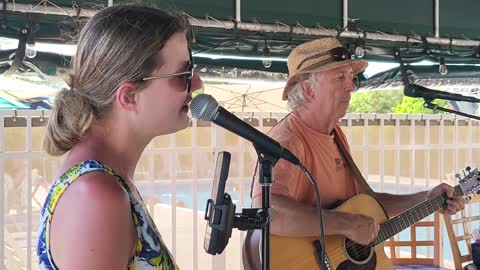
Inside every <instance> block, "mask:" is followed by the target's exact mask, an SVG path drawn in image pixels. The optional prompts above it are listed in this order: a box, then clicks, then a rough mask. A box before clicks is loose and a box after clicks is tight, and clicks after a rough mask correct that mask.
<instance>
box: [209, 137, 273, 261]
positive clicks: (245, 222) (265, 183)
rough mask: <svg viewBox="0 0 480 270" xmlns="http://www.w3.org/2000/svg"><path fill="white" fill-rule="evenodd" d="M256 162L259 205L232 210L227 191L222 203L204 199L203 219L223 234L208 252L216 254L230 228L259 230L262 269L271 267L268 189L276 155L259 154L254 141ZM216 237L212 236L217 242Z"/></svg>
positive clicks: (222, 247) (225, 242) (232, 204)
mask: <svg viewBox="0 0 480 270" xmlns="http://www.w3.org/2000/svg"><path fill="white" fill-rule="evenodd" d="M254 147H255V150H256V151H257V154H258V161H259V181H260V185H261V186H262V208H244V209H242V212H241V213H235V209H236V206H235V204H234V203H233V201H232V198H231V197H230V195H229V194H228V193H225V194H224V196H223V203H221V204H215V202H214V200H212V199H209V200H207V206H206V209H205V217H204V218H205V220H207V221H208V225H207V226H210V227H212V229H215V230H217V231H219V232H220V233H221V235H222V237H223V238H222V239H221V241H220V242H221V243H222V244H220V245H219V246H218V245H217V246H215V248H214V249H213V250H209V251H208V253H210V254H212V255H215V254H218V253H221V252H223V250H224V248H225V246H226V245H227V243H228V239H229V238H230V237H231V235H232V229H233V228H236V229H238V230H241V231H245V230H254V229H262V242H261V250H262V270H269V269H270V215H269V209H270V192H271V186H272V181H273V175H272V169H273V166H274V165H275V163H276V162H277V160H278V158H273V157H271V156H270V155H267V154H264V153H262V152H261V151H260V150H259V148H258V147H256V145H255V144H254ZM216 240H217V239H215V241H216Z"/></svg>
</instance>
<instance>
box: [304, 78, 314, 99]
mask: <svg viewBox="0 0 480 270" xmlns="http://www.w3.org/2000/svg"><path fill="white" fill-rule="evenodd" d="M302 93H303V96H304V97H305V99H306V100H308V101H310V100H312V99H313V98H314V97H315V93H314V91H313V87H312V84H311V83H310V81H308V80H303V81H302Z"/></svg>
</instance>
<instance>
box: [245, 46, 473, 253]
mask: <svg viewBox="0 0 480 270" xmlns="http://www.w3.org/2000/svg"><path fill="white" fill-rule="evenodd" d="M366 67H367V62H366V61H364V60H358V59H352V58H351V56H350V53H349V51H348V50H346V49H345V48H343V47H342V45H341V44H340V42H339V41H338V40H336V39H335V38H322V39H317V40H313V41H310V42H307V43H304V44H302V45H300V46H298V47H297V48H295V49H294V50H293V51H292V52H291V53H290V55H289V57H288V70H289V79H288V82H287V84H286V87H285V89H284V92H283V99H284V100H288V105H289V107H290V109H291V110H292V112H291V113H290V114H289V115H288V116H287V117H286V118H285V119H284V120H282V121H281V122H280V123H279V124H278V125H276V126H275V127H274V128H273V129H272V130H271V131H270V132H269V136H271V137H272V138H273V139H275V140H276V141H278V142H279V143H280V144H281V145H282V146H284V147H286V148H288V149H289V150H290V151H291V152H292V153H294V154H295V155H296V156H297V157H298V158H299V159H300V160H301V162H302V163H303V164H304V165H305V167H306V168H307V169H308V170H309V171H310V172H311V173H312V175H313V176H314V178H315V180H316V182H317V185H318V188H319V190H320V192H321V207H322V209H323V216H324V229H325V235H327V236H328V235H343V236H346V237H347V238H349V239H351V240H353V241H354V242H357V243H359V244H362V245H367V244H369V243H371V242H372V240H374V239H375V237H376V236H377V234H378V232H379V225H378V223H377V222H376V221H375V219H374V218H372V217H370V216H367V215H363V214H355V213H348V212H341V211H334V210H332V209H333V208H334V207H337V206H339V205H340V203H342V202H345V201H346V200H347V199H349V198H351V197H353V196H355V195H357V194H359V193H363V191H364V190H362V189H361V188H360V185H358V184H357V181H356V180H355V178H354V174H353V172H352V168H351V166H349V164H348V162H347V161H346V159H345V157H344V156H343V155H342V152H341V151H340V149H339V148H338V146H337V144H336V142H335V140H334V135H333V134H334V131H335V133H336V134H337V136H338V139H339V141H340V142H342V143H343V145H345V146H346V148H347V149H348V143H347V141H346V139H345V136H344V134H343V132H342V130H341V129H340V127H339V126H338V125H337V123H338V122H339V119H340V118H341V117H343V116H344V115H345V113H346V111H347V107H348V104H349V101H350V95H351V93H352V92H353V91H354V89H355V86H354V84H353V78H354V77H355V76H356V75H357V74H358V73H360V72H362V71H364V70H365V68H366ZM273 173H274V183H273V185H272V195H271V205H272V212H271V220H272V222H271V233H272V234H275V235H281V236H291V237H308V236H316V237H318V236H319V235H320V229H319V228H320V226H319V219H318V216H317V214H316V213H317V212H316V205H315V193H314V189H313V188H312V186H311V184H310V182H309V181H308V179H307V177H306V176H305V175H304V173H303V172H302V171H301V170H300V169H299V168H298V167H295V166H293V165H292V164H290V163H288V162H287V161H285V160H279V161H278V163H277V164H276V165H275V167H274V170H273ZM257 178H258V177H257ZM441 192H446V193H447V195H448V197H449V199H448V200H447V206H446V207H445V208H443V209H441V210H440V211H439V212H440V213H444V214H454V213H456V212H457V211H459V210H461V209H463V207H464V203H465V200H464V199H463V198H462V197H458V196H454V195H453V188H452V187H451V186H449V185H447V184H440V185H438V186H436V187H435V188H433V189H432V190H429V191H423V192H418V193H415V194H410V195H393V194H387V193H374V195H375V197H376V199H377V200H378V201H379V203H380V204H381V205H382V206H383V208H384V210H385V211H386V213H387V214H388V216H390V217H392V216H395V215H397V214H399V213H401V212H402V211H404V210H406V209H408V208H410V207H412V206H414V205H416V204H419V203H420V202H422V201H424V200H425V199H426V198H429V197H431V196H433V195H435V194H438V193H441ZM261 197H262V196H261V186H260V184H259V183H258V181H257V179H255V180H254V183H253V190H252V200H253V203H252V204H253V207H261V205H262V198H261ZM272 245H273V244H272ZM272 256H274V254H272Z"/></svg>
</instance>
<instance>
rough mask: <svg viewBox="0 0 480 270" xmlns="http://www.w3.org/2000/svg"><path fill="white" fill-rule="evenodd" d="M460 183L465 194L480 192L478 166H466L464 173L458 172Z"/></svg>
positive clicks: (457, 176)
mask: <svg viewBox="0 0 480 270" xmlns="http://www.w3.org/2000/svg"><path fill="white" fill-rule="evenodd" d="M456 178H457V179H458V184H459V186H460V188H461V189H462V191H463V195H470V194H475V193H479V192H480V174H479V172H478V169H477V168H471V167H466V168H465V170H464V171H463V175H460V174H457V175H456Z"/></svg>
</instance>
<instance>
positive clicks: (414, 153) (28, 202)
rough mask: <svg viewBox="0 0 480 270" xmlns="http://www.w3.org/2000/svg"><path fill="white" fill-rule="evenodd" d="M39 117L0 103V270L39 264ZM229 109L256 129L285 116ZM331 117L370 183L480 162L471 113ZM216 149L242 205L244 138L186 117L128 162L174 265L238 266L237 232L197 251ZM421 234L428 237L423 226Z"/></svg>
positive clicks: (384, 186) (45, 173)
mask: <svg viewBox="0 0 480 270" xmlns="http://www.w3.org/2000/svg"><path fill="white" fill-rule="evenodd" d="M48 115H49V112H48V111H45V112H42V111H0V181H1V182H2V183H4V184H3V185H0V211H1V212H0V222H1V223H3V226H0V228H1V232H0V259H1V258H3V261H4V262H5V265H0V270H1V269H28V270H30V269H37V268H38V267H37V258H36V253H35V248H36V241H37V236H36V235H37V226H38V212H39V209H40V208H41V206H42V204H43V200H44V198H45V196H46V192H47V191H48V186H49V184H50V183H51V182H52V181H53V180H54V178H55V175H56V174H57V173H59V172H58V168H59V164H60V160H59V159H57V158H51V157H48V156H47V155H46V154H45V153H44V152H43V151H42V150H41V138H42V133H43V129H44V123H45V122H46V118H47V117H48ZM237 115H238V116H239V117H241V118H244V119H246V121H248V122H249V123H250V124H252V125H254V126H256V127H257V128H259V129H260V130H261V131H264V132H266V131H267V130H268V129H270V128H271V126H272V125H273V124H274V123H276V122H277V121H278V120H279V119H281V118H282V117H284V116H285V114H275V113H273V114H270V113H255V114H252V113H239V114H237ZM340 124H341V126H342V127H343V128H344V130H345V132H346V134H347V137H348V139H349V142H350V143H351V149H352V154H353V156H354V158H355V160H356V162H357V163H358V165H359V167H360V169H361V170H362V172H363V173H364V174H365V176H366V178H367V179H368V181H369V183H370V184H371V185H372V186H373V187H374V189H376V190H380V191H386V192H392V193H405V192H414V191H419V190H424V189H426V188H429V187H432V186H434V185H436V184H437V183H439V182H448V183H452V180H453V175H454V173H455V172H457V171H459V170H460V169H461V168H463V167H464V166H466V165H467V164H472V166H474V165H475V164H479V159H480V155H478V154H479V153H480V129H479V125H478V122H476V121H472V120H468V119H464V118H459V117H455V116H453V115H390V114H348V115H346V116H345V118H344V119H342V121H341V122H340ZM219 151H229V152H231V153H232V163H231V167H230V177H229V179H228V185H227V192H228V193H230V194H231V195H232V197H233V198H234V199H235V203H236V205H237V209H240V208H243V207H249V204H250V199H249V196H248V195H249V192H250V190H249V187H250V183H251V175H252V173H253V168H254V164H255V161H256V153H255V151H254V149H253V147H252V146H251V144H250V143H249V142H247V141H245V140H243V139H241V138H239V137H237V136H235V135H233V134H231V133H230V132H228V131H225V130H224V129H222V128H219V127H216V126H212V125H209V123H201V122H198V123H197V121H195V120H194V121H193V122H192V127H191V128H188V129H186V130H183V131H181V132H179V133H177V134H171V135H168V136H162V137H159V138H156V139H155V140H154V141H152V143H151V144H150V145H149V146H148V147H147V149H146V150H145V152H144V154H143V156H142V158H141V160H140V162H139V165H138V167H137V171H136V174H135V179H136V180H135V181H136V183H137V185H138V187H139V190H140V192H141V193H142V196H143V197H144V199H145V200H146V202H147V206H148V208H149V210H150V213H151V215H152V217H153V218H154V220H155V222H156V223H157V226H158V227H159V230H160V232H161V233H162V235H163V238H164V240H165V242H166V243H167V245H168V246H169V247H170V249H171V250H172V252H173V254H174V255H175V256H176V258H177V260H178V263H179V266H180V267H181V269H193V270H207V269H215V270H217V269H218V270H220V269H229V270H230V269H232V270H235V269H239V270H240V269H242V267H241V245H242V242H243V238H244V233H243V232H239V231H234V232H233V234H232V238H231V239H230V242H229V244H228V246H227V248H226V251H225V252H224V253H223V254H221V255H218V256H214V257H212V256H210V255H208V254H206V253H205V252H204V251H203V233H204V230H205V221H204V220H203V214H204V213H203V212H204V207H205V204H206V199H207V198H208V196H209V195H210V191H211V181H212V180H211V179H212V172H213V169H214V168H213V166H214V160H215V157H216V153H218V152H219ZM321 192H322V191H321ZM324 192H325V191H324ZM28 194H30V195H28ZM171 206H175V207H171ZM426 237H427V239H431V238H430V236H429V232H428V231H427V232H426ZM444 243H447V244H448V242H447V241H444ZM446 249H449V247H448V245H446V248H445V250H446ZM426 253H427V254H426V255H427V256H428V254H429V253H430V251H428V250H427V251H426ZM447 257H448V256H447ZM446 259H447V260H448V258H446Z"/></svg>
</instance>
